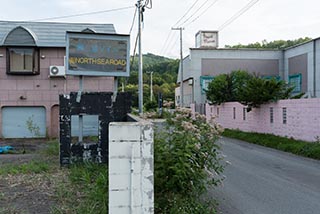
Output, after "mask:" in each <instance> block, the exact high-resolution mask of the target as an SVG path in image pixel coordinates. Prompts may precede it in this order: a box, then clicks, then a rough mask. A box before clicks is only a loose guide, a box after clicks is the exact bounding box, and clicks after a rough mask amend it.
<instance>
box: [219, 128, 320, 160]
mask: <svg viewBox="0 0 320 214" xmlns="http://www.w3.org/2000/svg"><path fill="white" fill-rule="evenodd" d="M222 135H223V136H226V137H230V138H235V139H239V140H243V141H246V142H249V143H254V144H258V145H262V146H266V147H270V148H274V149H278V150H281V151H284V152H290V153H293V154H296V155H300V156H304V157H308V158H313V159H318V160H320V143H319V142H318V141H316V142H314V143H310V142H305V141H301V140H294V139H292V138H286V137H280V136H275V135H272V134H261V133H253V132H243V131H239V130H231V129H226V130H225V131H224V132H223V134H222ZM315 140H316V139H315Z"/></svg>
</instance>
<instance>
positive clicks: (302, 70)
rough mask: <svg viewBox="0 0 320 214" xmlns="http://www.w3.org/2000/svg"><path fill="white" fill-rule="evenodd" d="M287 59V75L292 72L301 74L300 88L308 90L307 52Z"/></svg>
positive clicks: (304, 90)
mask: <svg viewBox="0 0 320 214" xmlns="http://www.w3.org/2000/svg"><path fill="white" fill-rule="evenodd" d="M288 61H289V76H290V75H293V74H301V75H302V85H301V89H302V91H303V92H307V91H308V54H301V55H299V56H295V57H291V58H289V59H288Z"/></svg>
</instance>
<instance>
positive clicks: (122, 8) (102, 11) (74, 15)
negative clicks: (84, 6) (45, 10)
mask: <svg viewBox="0 0 320 214" xmlns="http://www.w3.org/2000/svg"><path fill="white" fill-rule="evenodd" d="M131 8H134V6H127V7H120V8H114V9H109V10H100V11H94V12H89V13H78V14H72V15H65V16H55V17H48V18H41V19H33V20H29V22H35V21H48V20H55V19H65V18H72V17H79V16H89V15H96V14H101V13H109V12H115V11H121V10H128V9H131Z"/></svg>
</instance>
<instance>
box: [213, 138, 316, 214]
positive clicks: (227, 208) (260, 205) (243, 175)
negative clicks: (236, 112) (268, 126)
mask: <svg viewBox="0 0 320 214" xmlns="http://www.w3.org/2000/svg"><path fill="white" fill-rule="evenodd" d="M220 143H221V145H222V153H223V154H224V155H226V157H225V161H227V162H230V164H229V165H228V166H226V168H225V172H224V174H225V176H226V178H225V180H224V182H223V185H222V186H220V187H218V188H216V189H213V190H211V191H210V192H209V194H210V195H212V196H213V197H214V198H216V199H217V200H218V202H219V213H224V214H242V213H243V214H278V213H279V214H320V161H315V160H311V159H307V158H302V157H298V156H295V155H291V154H288V153H284V152H280V151H276V150H273V149H269V148H265V147H261V146H257V145H253V144H248V143H246V142H243V141H238V140H234V139H229V138H223V139H221V140H220Z"/></svg>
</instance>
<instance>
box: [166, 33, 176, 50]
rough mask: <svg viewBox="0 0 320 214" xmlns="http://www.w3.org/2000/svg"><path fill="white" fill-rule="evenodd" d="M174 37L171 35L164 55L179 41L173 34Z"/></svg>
mask: <svg viewBox="0 0 320 214" xmlns="http://www.w3.org/2000/svg"><path fill="white" fill-rule="evenodd" d="M175 35H176V36H174V35H173V37H172V40H171V41H170V42H169V43H168V48H167V49H166V50H165V52H164V54H167V53H168V52H169V51H171V50H172V49H173V48H174V47H175V46H176V44H177V42H178V41H179V35H178V34H175Z"/></svg>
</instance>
